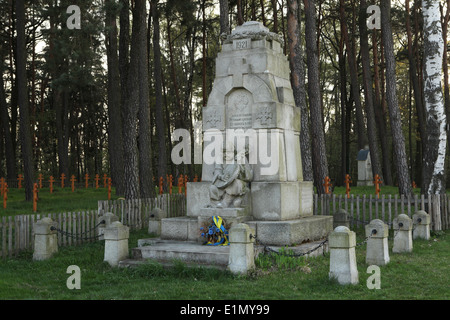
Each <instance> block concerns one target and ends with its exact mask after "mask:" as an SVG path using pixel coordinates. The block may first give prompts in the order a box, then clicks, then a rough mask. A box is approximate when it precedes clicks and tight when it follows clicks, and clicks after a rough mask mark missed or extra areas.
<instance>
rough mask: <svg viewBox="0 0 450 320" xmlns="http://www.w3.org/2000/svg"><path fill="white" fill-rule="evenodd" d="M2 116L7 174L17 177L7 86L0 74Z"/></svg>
mask: <svg viewBox="0 0 450 320" xmlns="http://www.w3.org/2000/svg"><path fill="white" fill-rule="evenodd" d="M0 117H1V121H2V129H3V135H4V139H5V153H6V154H5V155H6V174H7V177H8V179H11V180H12V179H16V177H17V172H16V154H15V151H14V146H13V141H12V137H11V131H10V123H9V114H8V106H7V104H6V95H5V87H4V85H3V76H2V75H0Z"/></svg>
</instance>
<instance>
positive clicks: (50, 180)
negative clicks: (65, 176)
mask: <svg viewBox="0 0 450 320" xmlns="http://www.w3.org/2000/svg"><path fill="white" fill-rule="evenodd" d="M48 181H49V182H50V193H53V182H55V178H53V176H50V179H49V180H48Z"/></svg>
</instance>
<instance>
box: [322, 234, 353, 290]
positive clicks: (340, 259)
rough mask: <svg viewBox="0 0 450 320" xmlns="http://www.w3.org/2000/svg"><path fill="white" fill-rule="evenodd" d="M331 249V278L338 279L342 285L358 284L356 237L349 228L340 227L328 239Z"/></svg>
mask: <svg viewBox="0 0 450 320" xmlns="http://www.w3.org/2000/svg"><path fill="white" fill-rule="evenodd" d="M328 246H329V249H330V273H329V277H330V279H331V278H336V279H337V281H338V282H339V283H340V284H357V283H358V282H359V280H358V269H357V268H356V253H355V246H356V235H355V233H354V232H353V231H350V229H349V228H347V227H344V226H339V227H336V228H335V229H334V231H333V232H331V233H330V235H329V237H328Z"/></svg>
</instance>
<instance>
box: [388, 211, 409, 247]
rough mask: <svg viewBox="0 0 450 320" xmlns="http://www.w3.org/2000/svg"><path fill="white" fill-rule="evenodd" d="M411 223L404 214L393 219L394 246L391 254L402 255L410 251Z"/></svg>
mask: <svg viewBox="0 0 450 320" xmlns="http://www.w3.org/2000/svg"><path fill="white" fill-rule="evenodd" d="M412 222H413V221H412V220H411V218H410V217H408V216H407V215H406V214H400V215H399V216H398V217H397V218H395V219H394V226H393V228H394V246H393V248H392V252H395V253H403V252H411V251H412V249H413V243H412V232H411V230H412V225H413V223H412Z"/></svg>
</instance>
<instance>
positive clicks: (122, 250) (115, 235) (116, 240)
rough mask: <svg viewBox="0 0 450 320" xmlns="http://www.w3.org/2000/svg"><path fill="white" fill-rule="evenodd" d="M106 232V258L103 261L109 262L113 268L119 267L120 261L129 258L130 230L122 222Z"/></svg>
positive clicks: (113, 225)
mask: <svg viewBox="0 0 450 320" xmlns="http://www.w3.org/2000/svg"><path fill="white" fill-rule="evenodd" d="M104 231H105V233H104V234H103V236H104V238H105V257H104V259H103V261H106V262H108V263H109V264H110V266H112V267H115V266H118V264H119V262H120V261H122V260H125V259H127V258H128V238H129V236H130V230H129V228H128V227H127V226H124V225H123V224H122V223H121V222H119V221H115V222H113V223H111V225H110V226H109V227H108V228H105V230H104Z"/></svg>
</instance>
